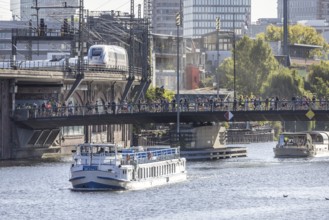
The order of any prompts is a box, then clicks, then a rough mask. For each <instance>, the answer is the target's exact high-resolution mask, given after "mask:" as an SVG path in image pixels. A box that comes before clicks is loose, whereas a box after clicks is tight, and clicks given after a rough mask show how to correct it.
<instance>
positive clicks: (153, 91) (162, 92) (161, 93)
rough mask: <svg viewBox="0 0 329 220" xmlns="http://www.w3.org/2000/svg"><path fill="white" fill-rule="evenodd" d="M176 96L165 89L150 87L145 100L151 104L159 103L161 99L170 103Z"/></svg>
mask: <svg viewBox="0 0 329 220" xmlns="http://www.w3.org/2000/svg"><path fill="white" fill-rule="evenodd" d="M174 96H175V93H174V92H173V91H170V90H166V89H164V88H163V87H149V88H148V90H147V91H146V94H145V98H146V100H147V101H149V102H157V101H159V100H161V99H166V100H168V101H170V100H172V99H173V97H174Z"/></svg>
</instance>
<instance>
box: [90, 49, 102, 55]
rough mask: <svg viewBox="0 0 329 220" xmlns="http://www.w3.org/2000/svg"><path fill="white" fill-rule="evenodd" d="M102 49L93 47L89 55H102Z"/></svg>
mask: <svg viewBox="0 0 329 220" xmlns="http://www.w3.org/2000/svg"><path fill="white" fill-rule="evenodd" d="M102 52H103V49H102V48H93V49H92V50H91V55H92V56H100V55H102Z"/></svg>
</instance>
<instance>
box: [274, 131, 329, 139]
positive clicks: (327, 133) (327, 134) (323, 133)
mask: <svg viewBox="0 0 329 220" xmlns="http://www.w3.org/2000/svg"><path fill="white" fill-rule="evenodd" d="M307 134H309V135H321V136H322V137H323V138H324V139H329V131H300V132H283V133H281V134H280V135H284V136H285V135H291V136H298V135H307Z"/></svg>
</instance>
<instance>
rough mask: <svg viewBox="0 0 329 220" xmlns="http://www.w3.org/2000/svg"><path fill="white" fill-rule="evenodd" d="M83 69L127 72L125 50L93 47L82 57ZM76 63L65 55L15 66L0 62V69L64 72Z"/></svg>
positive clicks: (110, 47)
mask: <svg viewBox="0 0 329 220" xmlns="http://www.w3.org/2000/svg"><path fill="white" fill-rule="evenodd" d="M84 62H85V68H86V69H87V70H107V69H111V70H120V71H128V67H129V66H128V65H129V64H128V54H127V51H126V49H125V48H123V47H120V46H117V45H93V46H91V47H90V48H89V50H88V55H87V56H85V57H84ZM77 63H78V57H70V58H68V57H67V55H65V56H63V57H61V58H54V59H47V60H23V61H17V62H16V63H15V65H13V63H11V62H10V61H3V62H0V69H9V68H13V66H15V68H17V69H40V70H64V69H65V68H68V67H69V68H70V69H74V68H76V66H77Z"/></svg>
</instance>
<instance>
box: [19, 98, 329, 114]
mask: <svg viewBox="0 0 329 220" xmlns="http://www.w3.org/2000/svg"><path fill="white" fill-rule="evenodd" d="M328 103H329V101H328V100H327V99H326V98H324V97H321V98H319V99H317V98H316V97H315V96H313V97H312V98H309V97H306V96H302V97H298V96H296V97H292V98H291V99H290V100H288V99H287V98H281V99H280V98H279V97H278V96H275V97H274V96H273V97H267V98H265V99H262V98H261V97H249V96H242V95H240V96H239V97H237V98H236V99H234V98H230V97H228V98H226V99H224V98H221V97H219V98H215V97H213V96H209V97H207V96H204V97H197V98H195V99H189V98H187V97H182V98H180V100H179V103H178V102H177V101H176V99H175V98H174V99H172V100H171V101H168V100H166V99H161V100H159V101H154V102H148V101H146V100H139V101H137V102H136V103H132V102H129V101H124V102H122V103H116V102H115V101H109V102H107V103H99V102H98V101H96V102H95V103H90V102H87V103H86V104H85V105H78V104H74V103H73V102H72V101H69V102H67V103H65V102H63V103H61V102H58V101H56V100H55V99H50V100H46V101H41V102H40V101H39V102H33V103H29V102H26V103H25V104H18V105H16V110H20V109H28V110H29V112H30V113H31V114H32V115H33V116H34V117H38V116H64V115H66V116H67V115H73V114H76V115H81V114H120V113H138V112H176V111H177V109H178V107H179V111H182V112H186V111H255V110H258V111H273V110H274V111H279V110H308V109H314V110H327V109H328V107H329V105H328ZM31 114H30V115H31Z"/></svg>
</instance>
